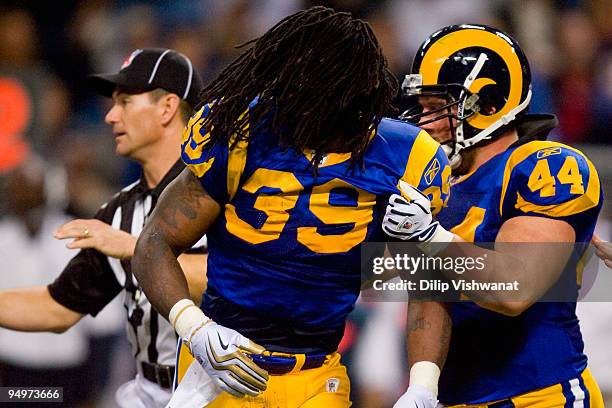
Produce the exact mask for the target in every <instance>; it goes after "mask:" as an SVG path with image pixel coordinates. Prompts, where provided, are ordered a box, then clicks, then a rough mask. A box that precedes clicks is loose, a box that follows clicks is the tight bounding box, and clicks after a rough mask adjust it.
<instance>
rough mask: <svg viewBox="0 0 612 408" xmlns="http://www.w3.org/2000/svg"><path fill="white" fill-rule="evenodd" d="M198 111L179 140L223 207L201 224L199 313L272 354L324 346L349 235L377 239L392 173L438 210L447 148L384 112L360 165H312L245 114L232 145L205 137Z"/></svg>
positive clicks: (349, 251)
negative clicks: (245, 128)
mask: <svg viewBox="0 0 612 408" xmlns="http://www.w3.org/2000/svg"><path fill="white" fill-rule="evenodd" d="M251 106H253V105H251ZM208 110H209V107H208V106H205V107H203V108H202V109H200V111H199V112H197V113H196V114H195V115H194V116H193V117H192V118H191V120H190V122H189V124H188V126H187V128H186V130H185V133H184V139H183V140H184V141H183V145H182V158H183V160H184V161H185V163H186V164H187V166H188V168H189V169H191V171H192V172H193V173H194V174H195V175H196V176H197V177H198V178H199V180H200V182H201V184H202V186H203V188H204V189H205V190H206V191H207V192H208V193H209V194H210V195H211V196H212V197H213V198H214V199H215V200H216V201H217V202H218V203H219V204H220V205H221V206H222V213H221V215H220V217H219V218H218V220H217V221H216V222H215V223H214V224H213V226H212V227H211V229H210V230H209V231H208V232H207V235H208V248H209V257H208V287H207V290H206V293H205V296H204V298H203V301H202V308H203V310H204V311H205V313H206V314H207V315H208V316H209V317H211V318H212V319H214V320H215V321H217V322H218V323H219V324H222V325H225V326H228V327H231V328H233V329H236V330H238V331H239V332H240V333H242V334H243V335H245V336H247V337H249V338H251V339H252V340H253V341H255V342H257V343H259V344H261V345H263V346H265V347H266V348H268V349H269V350H272V351H280V352H292V353H312V352H332V351H335V350H336V348H337V345H338V343H339V341H340V339H341V337H342V334H343V331H344V322H345V319H346V316H347V315H348V313H349V312H350V311H351V310H352V308H353V305H354V303H355V301H356V299H357V296H358V294H359V289H360V280H361V273H360V244H361V243H362V242H367V241H382V240H384V235H383V232H382V230H381V221H382V217H383V215H384V210H385V205H386V200H387V198H388V196H389V195H391V194H394V193H398V192H399V190H398V188H397V185H398V182H399V180H404V181H406V182H407V183H409V184H411V185H414V186H417V187H418V188H420V189H421V190H422V191H424V192H425V193H426V194H428V195H429V197H430V199H431V200H432V202H433V203H434V211H435V212H438V211H439V210H440V209H441V208H442V206H443V205H444V204H445V202H446V200H447V199H448V194H449V189H450V186H449V181H450V173H451V170H450V166H449V164H448V160H447V158H446V156H445V155H444V153H443V151H442V149H441V148H440V146H439V144H438V143H437V142H435V141H434V140H433V139H432V138H431V137H430V136H429V135H428V134H426V133H425V132H424V131H421V130H420V129H418V128H416V127H414V126H411V125H408V124H406V123H403V122H400V121H396V120H391V119H384V120H383V121H382V122H381V124H380V126H379V128H378V132H377V133H376V134H373V135H372V138H371V140H370V143H369V146H368V148H367V151H366V153H365V156H364V159H363V163H355V164H354V165H352V164H351V156H350V154H348V153H347V154H343V153H331V154H328V155H327V156H325V157H324V159H323V160H322V162H321V163H320V165H319V169H318V173H317V174H315V172H314V171H313V167H312V165H311V164H310V161H311V158H312V152H310V151H304V152H297V151H295V149H291V148H286V147H281V146H279V142H278V137H277V136H276V135H275V134H272V132H270V131H269V130H268V129H267V128H266V126H265V123H263V124H254V123H250V124H249V132H250V137H249V139H248V141H240V142H238V143H236V144H235V146H234V147H233V148H231V149H230V148H229V147H230V145H231V144H232V142H233V139H230V140H229V142H228V143H223V144H220V143H217V144H214V145H211V144H210V143H207V139H208V135H207V134H206V132H205V130H204V129H203V128H202V122H203V120H204V119H203V118H204V117H205V116H206V115H207V113H208ZM247 114H248V112H247ZM264 122H265V121H264Z"/></svg>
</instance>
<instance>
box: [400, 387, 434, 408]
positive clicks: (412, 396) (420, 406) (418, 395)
mask: <svg viewBox="0 0 612 408" xmlns="http://www.w3.org/2000/svg"><path fill="white" fill-rule="evenodd" d="M437 406H438V399H437V398H436V396H435V395H434V394H433V393H432V392H431V391H430V390H429V389H427V388H425V387H423V386H422V385H420V384H412V385H411V386H409V387H408V390H407V391H406V392H405V393H404V395H402V396H401V397H400V399H398V400H397V402H396V403H395V405H393V408H436V407H437Z"/></svg>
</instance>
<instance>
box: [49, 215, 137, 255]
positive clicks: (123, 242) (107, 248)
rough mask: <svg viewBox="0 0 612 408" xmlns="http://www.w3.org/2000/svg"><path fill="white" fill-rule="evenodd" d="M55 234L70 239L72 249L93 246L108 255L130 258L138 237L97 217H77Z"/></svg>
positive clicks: (68, 246)
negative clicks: (71, 239)
mask: <svg viewBox="0 0 612 408" xmlns="http://www.w3.org/2000/svg"><path fill="white" fill-rule="evenodd" d="M53 236H54V237H55V238H57V239H70V238H73V241H71V242H69V243H68V244H66V247H67V248H70V249H82V248H93V249H96V250H98V251H100V252H102V253H103V254H104V255H106V256H110V257H112V258H117V259H130V258H131V257H132V255H133V254H134V248H135V247H136V237H135V236H133V235H130V234H128V233H127V232H125V231H121V230H118V229H115V228H113V227H111V226H110V225H108V224H105V223H103V222H102V221H100V220H96V219H88V220H86V219H76V220H72V221H70V222H67V223H66V224H64V225H62V226H61V227H59V228H58V229H57V230H56V231H55V233H54V234H53Z"/></svg>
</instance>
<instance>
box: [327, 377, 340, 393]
mask: <svg viewBox="0 0 612 408" xmlns="http://www.w3.org/2000/svg"><path fill="white" fill-rule="evenodd" d="M339 385H340V380H339V379H337V378H329V379H328V380H327V385H326V386H325V391H327V392H338V386H339Z"/></svg>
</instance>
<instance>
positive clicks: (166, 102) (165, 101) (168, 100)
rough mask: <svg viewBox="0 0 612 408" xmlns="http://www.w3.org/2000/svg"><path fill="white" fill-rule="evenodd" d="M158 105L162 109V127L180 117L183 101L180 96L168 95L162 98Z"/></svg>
mask: <svg viewBox="0 0 612 408" xmlns="http://www.w3.org/2000/svg"><path fill="white" fill-rule="evenodd" d="M157 103H158V106H159V108H160V109H161V121H162V125H164V126H166V125H168V124H169V123H170V122H171V121H172V120H173V119H174V117H175V116H177V115H180V112H179V106H180V104H181V99H180V98H179V97H178V95H176V94H173V93H168V94H166V95H164V96H162V97H161V98H160V99H159V101H158V102H157Z"/></svg>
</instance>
